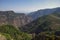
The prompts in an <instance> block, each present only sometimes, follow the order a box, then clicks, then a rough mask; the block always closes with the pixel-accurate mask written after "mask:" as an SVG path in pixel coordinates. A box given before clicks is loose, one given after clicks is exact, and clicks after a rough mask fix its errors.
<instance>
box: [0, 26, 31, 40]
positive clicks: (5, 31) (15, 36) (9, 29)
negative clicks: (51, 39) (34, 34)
mask: <svg viewBox="0 0 60 40" xmlns="http://www.w3.org/2000/svg"><path fill="white" fill-rule="evenodd" d="M0 34H1V35H4V36H5V37H6V39H7V40H31V35H29V34H27V33H24V32H21V31H19V30H17V29H16V28H15V27H14V26H12V25H2V26H0Z"/></svg>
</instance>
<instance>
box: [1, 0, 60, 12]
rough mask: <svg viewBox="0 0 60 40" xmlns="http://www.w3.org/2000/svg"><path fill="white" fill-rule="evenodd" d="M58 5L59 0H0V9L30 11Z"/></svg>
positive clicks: (59, 5)
mask: <svg viewBox="0 0 60 40" xmlns="http://www.w3.org/2000/svg"><path fill="white" fill-rule="evenodd" d="M55 7H60V0H0V11H6V10H13V11H15V12H32V11H36V10H39V9H46V8H55Z"/></svg>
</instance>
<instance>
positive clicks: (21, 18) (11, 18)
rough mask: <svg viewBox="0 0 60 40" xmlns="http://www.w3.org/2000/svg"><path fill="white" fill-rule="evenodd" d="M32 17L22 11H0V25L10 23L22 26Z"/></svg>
mask: <svg viewBox="0 0 60 40" xmlns="http://www.w3.org/2000/svg"><path fill="white" fill-rule="evenodd" d="M31 21H32V18H31V17H29V16H27V15H25V14H24V13H15V12H13V11H0V25H2V24H11V25H14V26H18V27H20V26H23V25H26V24H27V23H29V22H31Z"/></svg>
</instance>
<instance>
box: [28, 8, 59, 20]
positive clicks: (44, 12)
mask: <svg viewBox="0 0 60 40" xmlns="http://www.w3.org/2000/svg"><path fill="white" fill-rule="evenodd" d="M55 11H56V12H60V7H57V8H53V9H41V10H38V11H35V12H31V13H29V14H28V15H29V16H31V17H32V18H33V20H35V19H37V18H39V17H41V16H44V15H49V14H51V13H54V12H55Z"/></svg>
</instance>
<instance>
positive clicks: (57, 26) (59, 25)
mask: <svg viewBox="0 0 60 40" xmlns="http://www.w3.org/2000/svg"><path fill="white" fill-rule="evenodd" d="M21 30H22V31H25V32H28V33H34V32H35V33H39V32H43V31H60V12H59V13H57V12H55V13H53V14H50V15H46V16H42V17H40V18H39V19H37V20H35V21H33V22H31V23H29V24H27V25H25V26H23V27H22V28H21Z"/></svg>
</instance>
